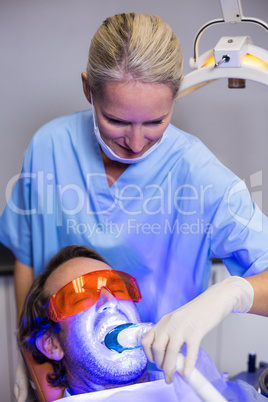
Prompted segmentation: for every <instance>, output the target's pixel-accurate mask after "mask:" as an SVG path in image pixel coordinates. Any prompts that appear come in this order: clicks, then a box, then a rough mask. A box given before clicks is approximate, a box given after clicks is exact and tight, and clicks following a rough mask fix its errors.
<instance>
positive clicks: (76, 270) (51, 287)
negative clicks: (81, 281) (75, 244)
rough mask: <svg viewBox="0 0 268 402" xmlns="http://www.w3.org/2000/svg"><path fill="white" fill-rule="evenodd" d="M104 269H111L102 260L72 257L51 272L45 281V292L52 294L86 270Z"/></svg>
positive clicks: (85, 272) (86, 271)
mask: <svg viewBox="0 0 268 402" xmlns="http://www.w3.org/2000/svg"><path fill="white" fill-rule="evenodd" d="M104 269H111V267H110V266H109V265H107V264H105V263H104V262H102V261H98V260H93V259H92V258H85V257H78V258H73V259H71V260H69V261H66V262H64V263H63V264H61V265H60V266H59V267H58V268H56V269H55V271H53V272H52V273H51V275H50V276H49V277H48V279H47V280H46V283H45V289H44V290H45V293H48V294H49V296H52V295H54V294H55V293H57V292H58V291H59V290H60V289H61V288H62V287H63V286H64V285H66V284H67V283H69V282H71V281H72V280H73V279H75V278H78V277H79V276H81V275H84V274H87V273H88V272H93V271H100V270H104Z"/></svg>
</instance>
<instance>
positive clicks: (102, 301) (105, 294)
mask: <svg viewBox="0 0 268 402" xmlns="http://www.w3.org/2000/svg"><path fill="white" fill-rule="evenodd" d="M115 305H117V299H116V297H115V296H114V295H113V294H112V293H111V292H110V290H109V289H107V288H105V287H103V288H101V291H100V297H99V300H98V301H97V303H96V310H99V309H102V310H105V309H106V308H109V307H113V306H115Z"/></svg>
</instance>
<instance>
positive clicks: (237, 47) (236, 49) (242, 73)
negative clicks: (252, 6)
mask: <svg viewBox="0 0 268 402" xmlns="http://www.w3.org/2000/svg"><path fill="white" fill-rule="evenodd" d="M220 3H221V8H222V13H223V19H215V20H212V21H209V22H207V23H206V24H205V25H203V26H202V27H201V28H200V29H199V31H198V32H197V34H196V36H195V39H194V55H193V57H191V58H190V67H191V68H192V69H193V70H194V71H193V72H191V73H189V74H187V75H185V77H184V79H183V81H182V85H181V90H180V96H179V97H183V96H185V95H187V94H188V93H190V92H192V91H194V90H196V89H198V88H200V87H202V86H204V85H206V84H208V83H210V82H212V81H215V80H218V79H221V78H228V87H229V88H245V82H246V80H252V81H256V82H259V83H261V84H264V85H268V50H266V49H262V48H260V47H258V46H255V45H253V42H252V40H251V38H250V37H249V36H224V37H222V38H221V39H220V40H219V41H218V43H217V44H216V46H215V47H214V49H210V50H208V51H207V52H205V53H203V54H202V55H201V56H199V53H198V46H199V41H200V38H201V36H202V34H203V33H204V32H205V30H207V29H208V28H209V27H211V26H213V25H215V24H222V23H231V24H234V23H238V22H240V23H244V22H247V23H253V24H258V25H259V26H261V27H262V28H264V29H265V30H266V31H267V32H268V24H267V23H266V22H264V21H262V20H259V19H257V18H248V17H244V16H243V13H242V7H241V1H240V0H220Z"/></svg>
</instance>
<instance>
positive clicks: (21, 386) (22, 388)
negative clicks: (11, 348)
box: [13, 353, 29, 402]
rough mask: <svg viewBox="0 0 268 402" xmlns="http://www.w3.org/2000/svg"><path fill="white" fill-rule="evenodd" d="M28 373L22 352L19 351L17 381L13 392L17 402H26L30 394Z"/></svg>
mask: <svg viewBox="0 0 268 402" xmlns="http://www.w3.org/2000/svg"><path fill="white" fill-rule="evenodd" d="M28 383H29V380H28V375H27V371H26V367H25V364H24V361H23V358H22V356H21V354H20V353H19V359H18V363H17V368H16V374H15V383H14V388H13V393H14V396H15V398H16V401H17V402H25V401H26V400H27V396H28Z"/></svg>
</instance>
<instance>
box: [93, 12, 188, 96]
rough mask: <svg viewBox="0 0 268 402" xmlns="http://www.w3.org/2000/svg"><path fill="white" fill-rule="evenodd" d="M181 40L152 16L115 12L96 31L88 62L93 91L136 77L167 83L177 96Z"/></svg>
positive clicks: (179, 77)
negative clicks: (105, 85)
mask: <svg viewBox="0 0 268 402" xmlns="http://www.w3.org/2000/svg"><path fill="white" fill-rule="evenodd" d="M182 64H183V59H182V53H181V48H180V42H179V40H178V38H177V37H176V35H175V33H174V32H173V31H172V29H171V27H170V26H169V25H168V24H167V23H166V22H165V21H163V20H162V19H161V18H159V17H157V16H155V15H145V14H138V13H129V14H117V15H115V16H113V17H109V18H107V19H106V20H105V21H104V22H103V24H102V25H101V26H100V28H99V29H98V30H97V32H96V33H95V35H94V37H93V39H92V41H91V45H90V49H89V57H88V64H87V75H88V84H89V87H90V90H91V91H92V93H93V94H98V93H100V92H101V91H102V90H103V87H104V84H105V82H108V81H131V80H137V81H140V82H145V83H161V84H166V85H168V86H170V88H171V90H172V94H173V97H174V98H175V97H176V96H177V95H178V91H179V87H180V83H181V79H182Z"/></svg>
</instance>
